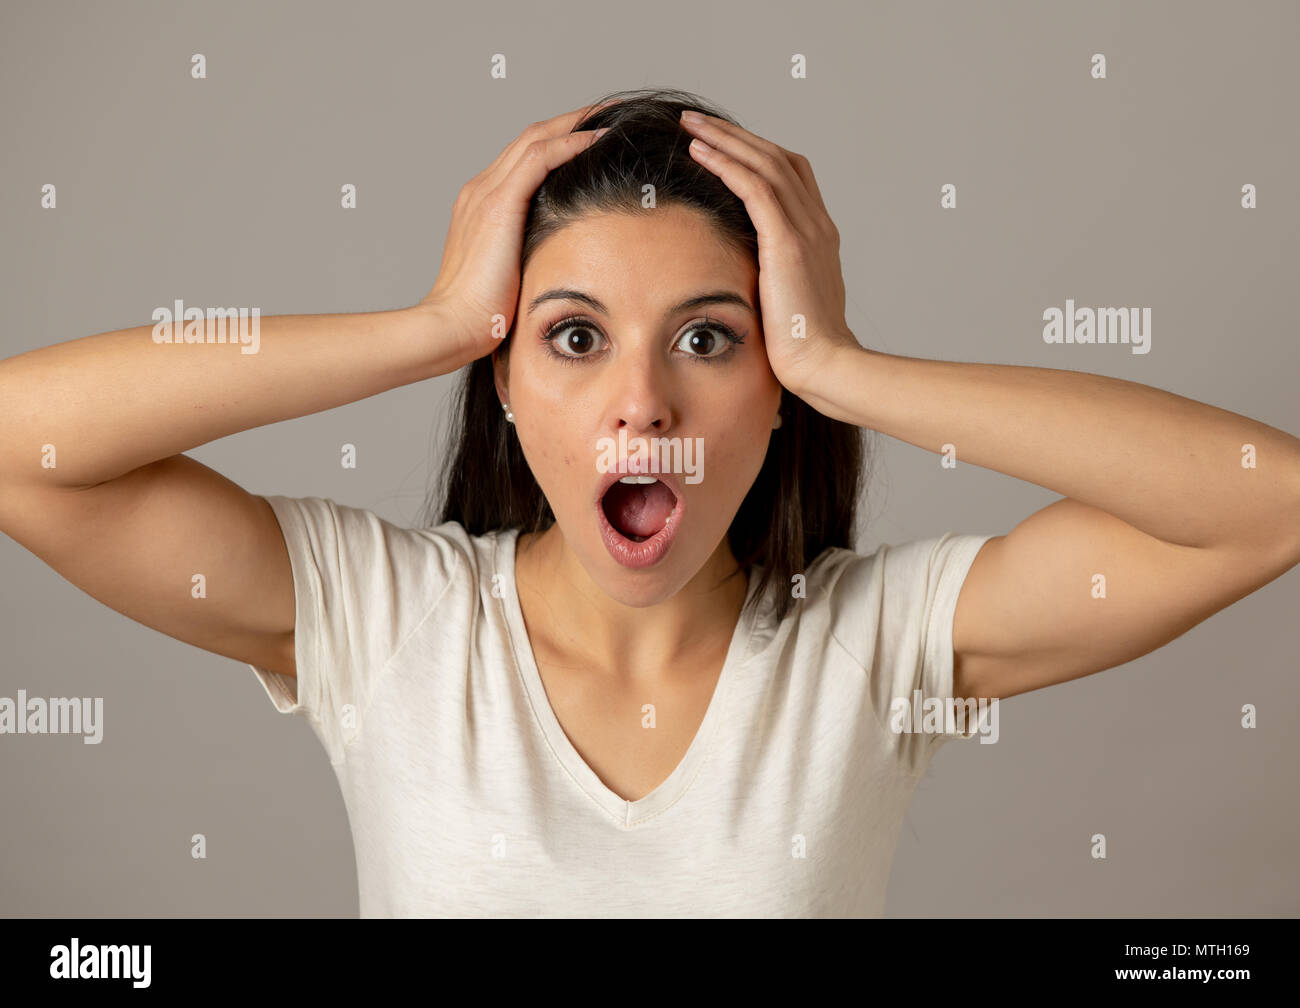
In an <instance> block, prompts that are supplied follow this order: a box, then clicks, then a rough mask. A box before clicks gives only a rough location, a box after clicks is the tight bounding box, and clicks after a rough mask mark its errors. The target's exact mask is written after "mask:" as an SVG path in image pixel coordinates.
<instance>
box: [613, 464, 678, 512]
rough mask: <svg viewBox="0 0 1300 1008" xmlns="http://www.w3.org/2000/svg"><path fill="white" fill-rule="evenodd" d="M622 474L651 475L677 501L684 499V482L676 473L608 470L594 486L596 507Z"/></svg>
mask: <svg viewBox="0 0 1300 1008" xmlns="http://www.w3.org/2000/svg"><path fill="white" fill-rule="evenodd" d="M629 468H630V467H629ZM624 476H653V477H654V478H655V479H657V480H658V481H659V482H660V483H662V484H663V485H664V486H666V487H667V488H668V489H669V490H671V491H672V492H673V496H674V497H676V498H677V500H678V501H683V500H685V499H686V497H685V487H684V484H683V483H682V480H681V477H679V476H678V475H677V474H676V473H656V472H647V473H634V472H609V473H602V474H601V477H600V485H599V486H598V487H597V488H596V507H600V506H601V501H603V500H604V499H605V494H606V492H607V491H608V490H609V488H610V487H612V486H613V485H614V484H615V483H617V482H618V481H619V480H621V479H622V478H623V477H624Z"/></svg>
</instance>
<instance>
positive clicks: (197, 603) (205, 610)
mask: <svg viewBox="0 0 1300 1008" xmlns="http://www.w3.org/2000/svg"><path fill="white" fill-rule="evenodd" d="M0 529H3V531H4V532H5V533H6V534H8V535H9V536H10V537H11V538H12V539H14V540H15V541H16V542H18V543H19V544H21V545H22V546H24V547H26V548H27V549H28V550H30V551H31V552H32V553H34V554H35V555H36V556H37V557H39V558H40V559H41V560H43V561H45V563H47V564H49V566H51V567H53V568H54V569H55V570H56V571H57V572H58V573H59V574H61V575H62V576H63V577H65V578H67V580H68V581H70V582H71V583H72V584H74V585H76V586H77V587H78V588H80V589H82V590H83V591H85V592H86V593H87V594H89V595H91V596H92V597H94V598H96V599H98V600H99V601H100V602H103V603H104V604H105V605H106V606H108V607H110V608H111V609H115V610H117V611H118V612H120V613H122V614H123V615H125V616H129V617H130V618H131V619H133V620H135V621H136V622H138V623H143V624H144V625H145V626H149V627H152V628H153V629H155V630H158V631H160V632H162V633H165V634H167V635H168V636H169V637H174V638H176V639H177V640H181V641H185V642H186V643H189V644H193V645H195V646H196V647H200V648H202V649H204V650H205V651H211V652H213V653H215V654H219V655H224V656H226V657H228V658H234V659H236V660H239V661H243V662H248V663H252V664H255V665H260V666H262V667H265V668H268V669H272V670H274V671H277V672H283V673H284V674H286V675H293V674H294V673H295V667H294V614H295V609H294V586H293V572H292V568H291V565H290V561H289V554H288V550H287V548H286V546H285V542H284V537H283V535H282V533H281V531H280V526H279V523H278V521H277V520H276V517H275V514H274V512H273V511H272V510H271V506H270V505H269V504H268V503H267V502H266V500H265V499H263V498H262V497H259V496H256V495H254V494H250V493H248V492H247V491H245V490H243V489H242V488H241V487H239V486H237V485H236V484H235V483H232V482H231V481H230V480H228V479H226V478H225V477H224V476H222V475H221V474H219V473H217V472H215V471H213V470H212V469H209V468H208V467H207V466H205V465H203V464H201V463H199V462H196V461H195V460H194V459H192V458H189V457H188V456H186V455H175V456H172V457H170V458H166V459H162V460H160V461H158V462H154V463H151V464H149V465H146V466H141V467H140V468H139V469H135V470H133V471H131V472H129V473H126V474H125V475H123V476H120V477H118V478H117V479H113V480H109V481H108V482H106V483H101V484H99V485H97V486H94V487H90V488H86V489H80V490H65V489H58V488H54V487H22V488H15V487H13V486H10V487H8V488H6V489H5V490H4V491H3V492H0ZM200 575H201V580H200V577H199V576H200ZM198 586H201V590H200V588H199V587H198Z"/></svg>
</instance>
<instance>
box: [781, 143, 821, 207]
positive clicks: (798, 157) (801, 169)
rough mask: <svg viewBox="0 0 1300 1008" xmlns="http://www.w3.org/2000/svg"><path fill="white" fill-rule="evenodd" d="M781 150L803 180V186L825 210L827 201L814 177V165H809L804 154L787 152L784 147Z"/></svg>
mask: <svg viewBox="0 0 1300 1008" xmlns="http://www.w3.org/2000/svg"><path fill="white" fill-rule="evenodd" d="M780 150H781V153H782V154H784V155H785V156H786V160H788V161H789V162H790V167H791V168H793V169H794V170H795V173H796V174H797V175H798V176H799V178H801V179H802V180H803V184H804V185H805V186H806V187H807V189H808V192H809V193H810V194H812V196H813V197H814V198H815V199H816V200H817V202H818V204H820V206H821V208H822V209H823V210H825V209H826V201H825V200H824V199H822V191H821V189H820V188H818V186H817V179H816V177H815V176H814V175H813V170H812V165H811V164H810V163H809V161H808V159H807V158H806V157H804V156H803V155H802V154H796V153H795V152H794V151H790V150H786V149H785V148H784V147H782V148H780Z"/></svg>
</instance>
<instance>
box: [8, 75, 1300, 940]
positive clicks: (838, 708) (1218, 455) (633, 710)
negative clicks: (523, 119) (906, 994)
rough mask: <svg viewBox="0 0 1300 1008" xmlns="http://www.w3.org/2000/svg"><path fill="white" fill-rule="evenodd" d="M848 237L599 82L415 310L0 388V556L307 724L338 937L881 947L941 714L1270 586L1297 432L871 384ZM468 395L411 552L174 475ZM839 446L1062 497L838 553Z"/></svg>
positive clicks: (1163, 402)
mask: <svg viewBox="0 0 1300 1008" xmlns="http://www.w3.org/2000/svg"><path fill="white" fill-rule="evenodd" d="M686 109H695V110H699V111H702V112H704V113H706V114H705V115H704V116H703V118H700V119H698V120H696V119H691V118H688V117H687V116H685V115H684V114H682V113H683V110H686ZM598 127H605V128H607V129H608V132H606V133H604V134H603V135H598V134H597V133H596V132H594V131H595V130H596V128H598ZM838 245H839V236H838V233H837V231H836V229H835V226H834V225H833V224H832V222H831V219H830V217H829V216H828V214H827V210H826V208H825V206H824V204H823V201H822V197H821V194H820V192H819V191H818V186H817V182H816V179H815V178H814V176H813V173H812V170H811V168H810V167H809V164H808V161H807V160H806V159H805V158H803V157H802V156H800V155H798V154H793V153H790V152H789V151H787V150H785V149H783V148H781V147H778V146H776V145H775V144H773V143H770V142H769V141H767V140H764V139H762V138H760V137H757V136H755V135H753V134H752V133H750V132H748V131H746V130H745V129H743V128H741V127H740V126H739V125H738V124H736V123H735V122H734V121H733V120H731V119H730V118H729V117H727V116H726V115H724V114H723V113H722V112H720V111H719V110H717V109H716V108H713V107H712V106H710V105H708V104H706V103H705V102H703V101H701V100H700V99H698V98H697V97H695V96H692V95H689V94H685V93H682V92H649V93H643V92H620V93H619V94H617V95H614V96H611V98H610V99H608V100H607V101H606V102H603V103H599V104H598V105H597V106H587V107H585V108H582V109H579V110H577V111H575V112H570V113H567V114H565V115H561V116H558V117H557V118H555V119H552V120H549V121H546V122H541V123H536V124H534V125H532V126H530V127H529V128H528V129H527V130H525V131H524V132H523V133H522V134H521V135H520V136H519V137H518V138H517V139H515V140H514V141H513V142H512V143H511V144H510V145H509V146H508V147H506V149H505V150H504V151H502V152H501V154H500V156H499V157H498V158H497V159H496V160H495V161H494V162H493V163H492V164H491V165H490V166H488V168H487V169H486V170H484V171H483V172H482V173H481V174H480V175H478V176H477V177H476V178H474V179H473V180H472V181H471V182H469V183H468V184H467V185H466V186H465V187H464V188H463V189H462V190H461V192H460V195H459V197H458V198H457V200H456V203H455V207H454V210H453V214H452V222H451V227H450V233H449V235H448V240H447V243H446V247H445V251H444V254H443V260H442V267H441V272H440V274H439V276H438V279H437V283H436V284H435V286H434V288H433V290H432V291H431V292H430V293H429V295H428V296H427V297H425V298H424V299H423V300H422V301H420V302H419V303H418V304H416V305H413V306H411V307H408V308H402V309H397V310H394V311H386V312H372V313H365V314H357V315H320V316H301V315H296V316H280V317H275V318H268V319H264V320H262V322H261V333H260V349H259V350H258V352H257V353H256V354H253V355H245V354H242V353H238V352H236V353H231V352H230V351H229V349H228V348H225V347H209V346H179V347H178V346H174V345H173V346H168V345H159V344H157V343H155V342H154V341H153V339H152V338H151V333H152V327H149V326H143V327H140V328H136V329H127V330H122V331H118V332H109V333H102V334H98V335H95V336H90V337H87V338H85V339H79V340H74V341H71V342H68V343H61V344H58V345H56V346H52V347H47V348H43V349H40V350H37V351H34V352H31V353H27V354H23V355H21V356H18V357H14V358H11V359H9V360H7V361H4V362H3V363H0V404H3V413H2V416H3V425H4V429H3V432H0V433H2V434H3V436H0V465H2V473H3V480H2V481H0V528H3V530H4V531H5V532H6V533H7V534H9V535H10V536H11V537H13V538H14V539H15V540H17V541H18V542H19V543H21V544H23V545H24V546H25V547H26V548H28V549H29V550H31V551H32V552H33V553H35V554H36V555H37V556H39V557H41V558H42V559H43V560H44V561H46V562H47V563H48V564H49V565H50V566H52V567H53V568H54V569H56V570H57V571H59V572H60V573H61V574H63V575H64V576H65V577H67V578H68V579H69V580H70V581H72V582H73V583H74V584H76V585H78V586H79V587H81V588H82V589H84V590H85V591H87V592H89V593H90V594H91V595H93V596H94V597H95V598H97V599H100V600H101V601H103V602H104V603H106V604H107V605H110V606H112V607H113V608H115V609H117V610H118V611H120V612H122V613H124V614H126V615H127V616H129V617H131V618H133V619H135V620H137V621H139V622H142V623H145V624H147V625H148V626H151V627H154V628H156V629H158V630H160V631H162V632H164V633H167V634H169V635H171V636H173V637H176V638H179V639H181V640H184V641H188V642H191V643H193V644H195V645H196V646H198V647H201V648H204V649H206V650H209V651H213V652H215V653H217V654H221V655H226V656H229V657H231V658H234V659H237V660H239V661H243V662H247V663H249V664H250V665H251V666H252V667H253V669H254V671H255V672H256V674H257V676H258V677H259V679H260V680H261V681H262V683H263V684H264V685H265V687H266V689H267V691H268V693H269V695H270V697H271V699H272V700H273V701H274V702H275V704H276V706H277V707H278V709H279V710H281V711H285V712H291V713H300V714H302V715H304V716H305V717H307V718H308V719H309V720H310V723H311V725H312V727H313V729H314V730H315V732H316V734H317V736H318V737H319V738H320V740H321V742H322V744H323V746H324V747H325V749H326V751H327V752H328V754H329V758H330V760H331V762H332V764H333V766H334V768H335V770H336V772H337V774H338V778H339V781H340V784H341V787H342V789H343V795H344V798H345V801H346V804H347V809H348V813H349V816H350V819H351V824H352V829H353V834H354V841H355V848H356V856H357V867H358V873H359V883H360V893H361V912H362V914H363V915H364V916H382V915H466V916H468V915H498V914H508V915H547V916H555V915H592V916H605V915H732V916H735V915H746V916H748V915H875V914H880V913H882V912H883V909H884V902H885V891H886V883H887V881H888V877H889V868H890V861H891V859H892V855H893V851H894V848H895V843H896V840H897V836H898V832H899V828H900V825H901V823H902V820H903V816H904V813H905V811H906V808H907V805H908V802H909V800H910V797H911V794H912V792H913V789H914V787H915V785H916V782H917V780H918V779H919V777H920V776H921V775H922V774H923V773H924V772H925V769H926V767H927V766H928V763H929V761H930V759H931V758H932V756H933V755H934V752H935V751H936V749H937V748H938V746H939V745H940V744H942V743H943V742H944V741H945V740H946V739H949V738H956V737H969V736H971V735H972V734H973V733H974V732H975V731H976V730H978V729H977V726H976V725H975V724H973V723H971V722H969V721H966V722H963V721H961V720H960V719H959V718H958V717H956V716H955V715H956V714H957V713H958V711H959V710H960V708H954V707H953V706H952V705H947V707H946V709H944V708H940V710H941V713H940V714H939V716H938V717H937V718H936V717H934V716H931V715H933V713H934V710H935V708H934V707H933V706H932V703H931V702H932V701H936V700H937V701H940V702H943V701H949V700H955V701H958V702H962V701H970V700H979V699H984V700H991V699H996V698H1005V697H1010V696H1014V695H1016V694H1019V693H1024V692H1026V691H1028V690H1033V689H1038V688H1041V687H1044V686H1047V685H1050V684H1053V683H1058V682H1063V681H1066V680H1070V679H1074V678H1077V677H1080V676H1084V675H1087V674H1090V673H1093V672H1097V671H1099V670H1102V669H1107V668H1111V667H1113V666H1115V665H1119V664H1122V663H1124V662H1127V661H1129V660H1131V659H1134V658H1136V657H1138V656H1140V655H1143V654H1146V653H1147V652H1149V651H1151V650H1153V649H1155V648H1157V647H1159V646H1161V645H1162V644H1164V643H1166V642H1168V641H1170V640H1172V639H1173V638H1175V637H1177V636H1179V635H1180V634H1182V633H1184V632H1186V631H1187V630H1188V629H1189V628H1191V627H1193V626H1195V625H1196V624H1197V623H1199V622H1201V621H1202V620H1204V619H1206V618H1207V617H1209V616H1210V615H1211V614H1213V613H1215V612H1217V611H1218V610H1220V609H1222V608H1224V607H1225V606H1227V605H1229V604H1231V603H1232V602H1233V601H1235V600H1237V599H1239V598H1241V597H1243V596H1245V595H1247V594H1249V593H1250V592H1252V591H1254V590H1255V589H1257V588H1259V587H1260V586H1262V585H1264V584H1266V583H1267V582H1269V581H1271V580H1272V579H1274V578H1276V577H1278V576H1279V575H1280V574H1282V573H1283V572H1285V571H1286V570H1288V569H1289V568H1290V567H1292V566H1293V565H1295V564H1296V563H1297V562H1300V520H1297V519H1298V516H1300V441H1298V440H1297V439H1296V438H1294V437H1292V436H1290V435H1288V434H1286V433H1284V432H1282V431H1279V430H1277V429H1275V428H1272V427H1269V426H1266V425H1264V424H1261V423H1257V422H1255V421H1252V420H1249V419H1247V418H1245V417H1241V416H1238V415H1236V414H1233V413H1229V412H1226V411H1224V410H1221V409H1216V408H1214V407H1211V406H1207V405H1203V404H1201V403H1197V402H1193V401H1191V400H1188V399H1185V398H1181V397H1178V396H1175V395H1171V394H1169V393H1166V392H1162V391H1159V390H1157V389H1154V388H1150V387H1146V386H1143V385H1138V384H1133V383H1129V382H1124V381H1118V380H1115V379H1110V378H1102V377H1098V376H1094V375H1090V374H1082V373H1073V372H1067V371H1058V370H1050V369H1042V368H1029V367H1013V366H1000V365H988V364H966V363H949V362H941V361H930V360H922V359H915V358H909V357H903V356H896V355H889V354H883V353H879V352H874V351H871V350H868V349H864V348H863V347H861V346H860V345H859V344H858V342H857V340H856V339H855V337H854V335H853V334H852V333H851V332H850V331H849V329H848V327H847V325H846V322H845V311H844V305H845V291H844V285H843V281H842V279H841V271H840V264H839V261H838V258H839V257H838ZM462 367H466V368H467V372H466V381H465V384H464V386H463V388H462V390H461V400H460V401H461V411H460V431H459V443H458V444H457V445H456V446H455V448H454V452H453V456H452V457H453V460H454V461H453V464H452V465H451V467H450V470H449V478H448V481H447V484H446V486H445V488H444V489H445V493H444V499H443V501H442V508H441V514H440V516H439V515H437V514H435V515H433V516H431V517H430V520H429V522H428V523H426V527H423V528H418V529H403V528H398V527H396V526H394V525H392V524H390V523H388V522H386V521H383V520H381V519H380V518H379V517H377V516H376V515H375V514H373V513H371V512H369V511H366V510H361V509H357V508H352V507H348V506H345V505H342V504H336V503H334V502H331V501H328V500H322V499H319V498H302V499H295V498H287V497H278V496H272V497H269V498H262V497H258V496H255V495H250V494H248V493H246V492H244V491H243V490H241V489H240V488H239V487H237V486H235V485H234V484H232V483H231V482H230V481H228V480H226V479H224V478H222V477H221V476H220V475H218V474H217V473H215V472H213V471H211V470H210V469H208V468H206V467H204V466H202V465H200V464H199V463H198V462H196V461H194V460H193V459H190V458H188V457H187V456H185V455H184V454H182V453H183V452H184V451H186V450H188V449H191V448H194V447H195V446H197V445H201V444H204V443H206V442H208V441H212V440H215V439H217V438H220V437H224V436H226V435H228V434H232V433H234V432H236V431H241V430H246V429H248V428H251V427H257V426H261V425H263V424H268V423H273V422H276V421H280V420H286V419H289V418H291V417H298V416H303V415H306V414H310V413H315V412H319V411H321V410H325V409H329V408H331V407H334V406H338V405H341V404H344V403H348V402H352V401H354V400H357V399H361V398H364V397H367V396H371V395H375V394H377V393H379V392H383V391H385V390H387V389H392V388H395V387H397V386H400V385H403V384H406V383H410V382H415V381H419V380H421V379H425V378H430V377H433V376H436V375H441V374H446V373H448V372H451V371H454V370H456V369H459V368H462ZM863 429H873V430H876V431H880V432H883V433H885V434H888V435H890V436H892V437H895V438H898V439H901V440H903V441H907V442H909V443H911V444H914V445H917V446H920V447H922V448H926V449H928V450H930V451H935V452H939V451H951V450H952V447H955V450H956V452H957V455H958V456H959V458H960V459H961V460H962V461H964V462H970V463H974V464H976V465H981V466H986V467H988V468H990V469H995V470H997V471H999V472H1003V473H1007V474H1009V475H1011V476H1015V477H1017V478H1020V479H1024V480H1028V481H1030V482H1033V483H1036V484H1039V485H1041V486H1043V487H1047V488H1049V489H1051V490H1053V491H1055V492H1057V493H1059V494H1061V495H1062V499H1061V500H1058V501H1056V502H1055V503H1053V504H1052V505H1050V506H1048V507H1046V508H1044V509H1043V510H1042V511H1040V512H1038V513H1037V514H1034V515H1031V516H1030V517H1028V518H1027V519H1026V520H1024V521H1022V522H1021V523H1020V524H1019V525H1018V526H1016V528H1015V529H1014V530H1013V531H1012V532H1010V533H1009V534H1007V535H1005V536H989V535H972V534H962V535H952V534H944V535H938V536H936V537H934V538H930V539H926V540H924V541H918V542H911V543H906V544H903V545H899V546H893V547H881V548H880V549H879V550H877V551H876V552H875V553H873V554H871V555H870V556H863V555H860V554H858V553H856V552H855V551H854V549H853V529H854V517H855V505H856V502H857V499H858V495H859V492H860V490H861V485H862V467H863V463H864V452H863V449H862V441H861V433H862V430H863ZM51 445H52V446H54V447H55V448H56V449H57V465H56V466H53V467H49V466H46V465H42V464H41V460H42V458H43V457H46V456H48V446H51ZM944 446H952V447H950V448H947V449H945V447H944ZM1243 453H1245V454H1243ZM1246 457H1249V458H1251V459H1253V460H1254V461H1255V465H1254V466H1253V467H1247V466H1244V465H1243V464H1242V460H1243V458H1246ZM435 521H436V524H434V522H435ZM195 573H202V574H204V576H205V578H206V584H207V593H206V597H205V598H203V599H201V600H196V599H195V598H193V597H192V595H191V592H190V586H191V583H192V582H191V579H192V577H193V575H194V574H195ZM1099 586H1104V590H1102V591H1099V590H1098V588H1099ZM900 705H901V706H900ZM920 707H924V709H925V711H926V716H925V717H924V718H917V717H916V716H915V712H916V711H917V710H918V709H919V708H920ZM965 709H969V708H968V707H967V708H965ZM918 727H919V728H920V730H917V729H918Z"/></svg>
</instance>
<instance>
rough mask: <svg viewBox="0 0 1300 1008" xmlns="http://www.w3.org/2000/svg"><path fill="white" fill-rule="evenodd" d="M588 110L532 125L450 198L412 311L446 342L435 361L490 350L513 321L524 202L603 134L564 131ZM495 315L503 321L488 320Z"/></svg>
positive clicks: (473, 356) (469, 358)
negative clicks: (435, 266) (436, 260)
mask: <svg viewBox="0 0 1300 1008" xmlns="http://www.w3.org/2000/svg"><path fill="white" fill-rule="evenodd" d="M596 108H597V105H586V106H583V107H582V108H580V109H576V110H575V111H573V112H566V113H565V114H564V115H560V116H556V117H555V118H554V119H547V120H545V121H543V122H536V123H533V124H532V125H531V126H529V127H528V128H527V129H526V130H524V131H523V132H522V133H521V134H519V136H518V137H516V138H515V139H514V140H513V141H512V142H511V143H510V145H509V146H508V147H506V149H505V150H503V151H502V152H501V153H500V154H499V155H498V156H497V159H496V160H495V161H493V162H492V164H490V165H489V166H488V167H487V168H486V169H484V170H483V171H482V172H480V173H479V174H478V175H476V176H474V178H472V179H470V181H468V182H466V183H465V185H464V186H463V187H462V188H461V190H460V194H459V195H458V196H457V197H456V202H455V204H454V205H453V206H452V210H451V225H450V227H449V228H448V230H447V242H446V245H445V246H444V248H443V253H442V266H441V267H440V269H439V272H438V280H437V283H435V284H434V286H433V290H431V291H430V292H429V293H428V294H427V295H426V296H425V297H424V299H423V300H422V301H421V302H420V303H419V304H418V305H416V306H414V307H415V310H417V311H420V312H427V317H428V318H429V320H430V325H431V326H438V327H440V330H439V331H436V332H433V333H431V336H432V338H434V339H437V340H438V341H439V342H440V343H441V342H443V341H450V342H451V344H452V350H451V353H450V354H449V355H448V354H439V356H440V357H443V358H444V359H446V358H447V357H448V356H450V357H451V358H452V359H453V360H455V361H458V363H457V364H456V365H455V367H457V368H458V367H463V366H464V365H465V364H468V363H470V362H471V361H474V360H477V359H478V358H479V357H483V356H485V355H486V354H489V353H491V352H492V351H493V350H495V349H496V348H497V347H498V346H500V345H501V341H502V338H503V337H504V336H505V334H506V333H507V332H508V331H509V330H510V327H511V326H512V325H513V324H514V315H515V309H516V308H517V306H518V302H519V285H520V281H521V277H520V272H519V260H520V256H521V255H522V252H523V241H524V221H525V219H526V217H527V215H528V203H529V200H531V199H532V196H533V193H534V192H536V191H537V187H538V186H540V185H541V184H542V181H543V180H544V179H545V178H546V175H547V173H548V172H550V171H551V170H552V169H553V168H555V167H557V166H558V165H561V164H563V163H564V162H565V161H568V160H569V159H570V158H572V157H573V156H574V155H575V154H577V153H578V152H579V151H582V150H585V149H586V148H587V147H588V146H590V145H591V143H593V142H594V140H595V139H596V137H598V136H599V135H600V133H601V132H603V131H600V130H583V131H582V132H579V133H573V132H570V131H571V130H572V129H573V127H574V126H575V125H577V124H578V123H579V122H581V121H582V119H583V118H584V117H585V116H587V115H589V114H590V113H591V112H593V111H595V109H596ZM498 315H500V316H502V317H503V318H504V321H501V319H498V320H497V322H496V323H494V322H493V319H494V317H496V316H498ZM453 369H454V368H453Z"/></svg>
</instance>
